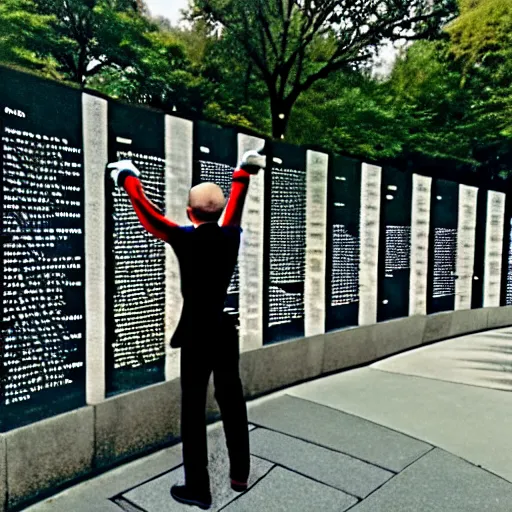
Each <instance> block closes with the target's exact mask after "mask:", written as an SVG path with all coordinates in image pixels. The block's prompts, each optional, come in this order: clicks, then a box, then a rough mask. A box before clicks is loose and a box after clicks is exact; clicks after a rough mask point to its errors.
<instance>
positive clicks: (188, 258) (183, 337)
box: [171, 223, 242, 348]
mask: <svg viewBox="0 0 512 512" xmlns="http://www.w3.org/2000/svg"><path fill="white" fill-rule="evenodd" d="M241 231H242V230H241V228H239V227H231V226H224V227H220V226H219V225H218V224H216V223H211V224H202V225H200V226H198V227H197V228H194V227H193V226H192V227H184V228H179V233H177V234H176V236H175V237H174V239H173V242H172V247H173V249H174V251H175V253H176V256H177V257H178V261H179V265H180V272H181V292H182V295H183V310H182V313H181V318H180V321H179V324H178V327H177V329H176V331H175V333H174V335H173V337H172V339H171V347H173V348H178V347H182V346H183V344H184V343H194V344H202V343H204V342H207V341H208V340H212V338H216V337H217V336H221V335H222V333H224V335H225V334H226V330H230V331H232V329H233V326H232V322H230V320H229V319H228V318H226V315H224V314H223V311H224V303H225V300H226V294H227V290H228V287H229V283H230V281H231V277H232V275H233V271H234V269H235V266H236V262H237V259H238V251H239V248H240V234H241Z"/></svg>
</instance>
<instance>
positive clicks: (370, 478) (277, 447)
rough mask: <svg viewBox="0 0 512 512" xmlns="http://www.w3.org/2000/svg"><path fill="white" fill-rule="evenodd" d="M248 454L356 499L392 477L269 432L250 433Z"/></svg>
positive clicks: (348, 458)
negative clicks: (249, 450) (249, 451)
mask: <svg viewBox="0 0 512 512" xmlns="http://www.w3.org/2000/svg"><path fill="white" fill-rule="evenodd" d="M251 453H252V454H254V455H257V456H258V457H261V458H263V459H266V460H270V461H271V462H275V463H276V464H279V465H280V466H285V467H286V468H287V469H290V470H293V471H295V472H297V473H301V474H303V475H304V476H308V477H311V478H313V479H315V480H319V481H320V482H323V483H325V484H328V485H330V486H331V487H335V488H336V489H339V490H340V491H345V492H346V493H348V494H352V495H354V496H357V497H359V498H364V497H366V496H368V494H370V493H371V492H373V491H374V490H375V489H377V488H378V487H380V486H381V485H382V484H383V483H384V482H386V481H387V480H389V479H390V478H391V477H392V476H393V475H394V473H391V472H389V471H385V470H384V469H381V468H378V467H376V466H372V465H371V464H367V463H366V462H363V461H360V460H358V459H354V458H353V457H349V456H348V455H343V454H342V453H339V452H335V451H333V450H329V449H327V448H322V447H321V446H317V445H315V444H312V443H308V442H306V441H301V440H299V439H296V438H294V437H290V436H287V435H285V434H280V433H279V432H274V431H272V430H267V429H264V428H259V429H257V430H255V431H254V432H252V433H251Z"/></svg>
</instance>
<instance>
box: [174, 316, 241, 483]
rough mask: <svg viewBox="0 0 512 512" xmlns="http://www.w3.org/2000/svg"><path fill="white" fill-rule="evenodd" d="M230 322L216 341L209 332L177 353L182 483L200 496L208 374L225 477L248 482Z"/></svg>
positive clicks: (236, 355) (204, 471) (205, 459)
mask: <svg viewBox="0 0 512 512" xmlns="http://www.w3.org/2000/svg"><path fill="white" fill-rule="evenodd" d="M199 321H200V320H199ZM226 322H227V324H228V325H227V328H226ZM230 322H231V320H229V321H226V320H224V321H223V328H222V329H220V332H219V333H218V334H219V336H218V337H217V339H214V338H215V337H214V336H212V333H211V332H210V333H209V335H207V334H205V335H204V336H200V338H202V339H188V340H187V341H186V342H185V343H183V346H182V348H181V438H182V443H183V463H184V467H185V483H186V485H187V486H190V487H191V488H194V489H197V490H199V491H201V492H203V491H204V492H206V491H209V489H210V479H209V474H208V445H207V433H206V418H205V409H206V394H207V389H208V383H209V379H210V375H211V374H212V372H213V382H214V386H215V399H216V401H217V403H218V405H219V409H220V412H221V416H222V423H223V426H224V433H225V436H226V444H227V448H228V454H229V463H230V476H231V478H232V479H234V480H237V481H241V482H245V481H247V479H248V477H249V470H250V453H249V427H248V420H247V407H246V404H245V398H244V394H243V388H242V382H241V380H240V373H239V362H240V350H239V342H238V335H237V332H236V329H235V328H234V326H232V325H231V324H230ZM194 338H196V336H194ZM212 338H213V339H212Z"/></svg>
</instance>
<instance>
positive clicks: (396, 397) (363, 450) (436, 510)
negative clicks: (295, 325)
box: [27, 328, 512, 512]
mask: <svg viewBox="0 0 512 512" xmlns="http://www.w3.org/2000/svg"><path fill="white" fill-rule="evenodd" d="M511 390H512V329H510V328H509V329H501V330H498V331H492V332H487V333H481V334H476V335H472V336H465V337H461V338H457V339H453V340H448V341H445V342H442V343H437V344H435V345H431V346H428V347H422V348H420V349H417V350H414V351H410V352H407V353H404V354H401V355H399V356H395V357H392V358H389V359H386V360H384V361H380V362H378V363H375V364H373V365H371V366H369V367H365V368H361V369H358V370H353V371H348V372H343V373H339V374H336V375H332V376H330V377H326V378H323V379H319V380H316V381H312V382H308V383H305V384H301V385H299V386H295V387H292V388H288V389H286V390H284V391H281V392H279V393H275V394H273V395H270V396H268V397H265V398H262V399H259V400H255V401H253V402H251V403H250V404H249V417H250V421H251V452H252V454H253V464H252V468H253V470H252V476H251V481H250V484H251V487H250V489H249V490H248V491H247V492H246V493H244V494H241V495H238V494H236V493H233V492H232V491H231V490H230V489H229V488H228V486H227V482H228V479H227V460H226V457H227V455H226V451H225V448H224V442H223V441H224V440H223V434H222V429H221V428H220V425H219V424H216V425H212V426H211V427H209V447H210V469H211V474H212V492H213V495H214V503H213V506H212V508H211V510H225V511H227V512H242V511H257V512H259V511H262V512H263V511H264V512H274V511H276V512H278V511H283V512H284V511H293V512H301V511H304V512H308V511H317V510H322V511H325V512H330V511H332V512H334V511H336V512H341V511H345V510H350V511H351V512H402V511H403V512H452V511H453V512H456V511H460V512H482V511H484V510H489V511H493V512H510V511H511V510H512V455H511V454H512V435H510V434H511V432H512V413H511V411H512V393H510V392H509V391H511ZM182 478H183V472H182V466H181V445H176V446H173V447H171V448H168V449H165V450H161V451H159V452H158V453H155V454H153V455H151V456H149V457H145V458H143V459H139V460H137V461H135V462H132V463H130V464H126V465H124V466H122V467H120V468H117V469H115V470H113V471H110V472H108V473H105V474H103V475H101V476H99V477H97V478H94V479H92V480H89V481H87V482H85V483H82V484H79V485H77V486H75V487H73V488H70V489H68V490H66V491H64V492H62V493H61V494H60V495H57V496H55V497H53V498H51V499H49V500H46V501H45V502H41V503H39V504H37V505H34V506H32V507H30V508H28V509H27V510H30V511H34V512H36V511H37V512H43V511H53V512H55V511H61V510H62V511H64V510H65V511H66V512H68V511H70V510H73V511H74V512H81V511H84V512H85V511H102V512H103V511H112V512H121V511H122V510H125V511H135V510H139V511H140V510H144V511H147V512H160V511H162V512H163V511H166V512H172V511H179V510H184V511H186V510H199V509H197V508H190V507H184V506H179V505H177V504H175V503H174V502H173V501H172V500H171V499H170V497H169V488H170V486H171V485H172V484H173V483H175V482H176V481H180V480H182Z"/></svg>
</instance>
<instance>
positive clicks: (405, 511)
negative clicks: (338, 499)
mask: <svg viewBox="0 0 512 512" xmlns="http://www.w3.org/2000/svg"><path fill="white" fill-rule="evenodd" d="M486 510H487V511H489V512H510V510H512V484H510V483H508V482H506V481H504V480H502V479H501V478H499V477H497V476H495V475H491V474H490V473H488V472H486V471H484V470H482V469H479V468H477V467H475V466H473V465H471V464H469V463H468V462H466V461H463V460H462V459H459V458H458V457H455V456H454V455H451V454H449V453H446V452H444V451H442V450H439V449H435V450H433V451H431V452H430V453H429V454H427V455H425V456H424V457H422V458H421V459H420V460H418V461H417V462H415V463H414V464H412V465H411V466H409V467H408V468H407V469H406V470H405V471H403V472H402V473H400V474H399V475H398V476H396V477H395V478H393V479H392V480H390V481H389V482H388V483H386V484H385V485H384V486H383V487H381V488H380V489H379V490H377V491H376V492H375V493H374V494H372V495H371V496H370V497H368V498H367V499H366V500H364V501H363V502H361V503H359V504H358V505H356V506H355V507H354V508H353V509H351V512H413V511H414V512H483V511H486Z"/></svg>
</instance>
